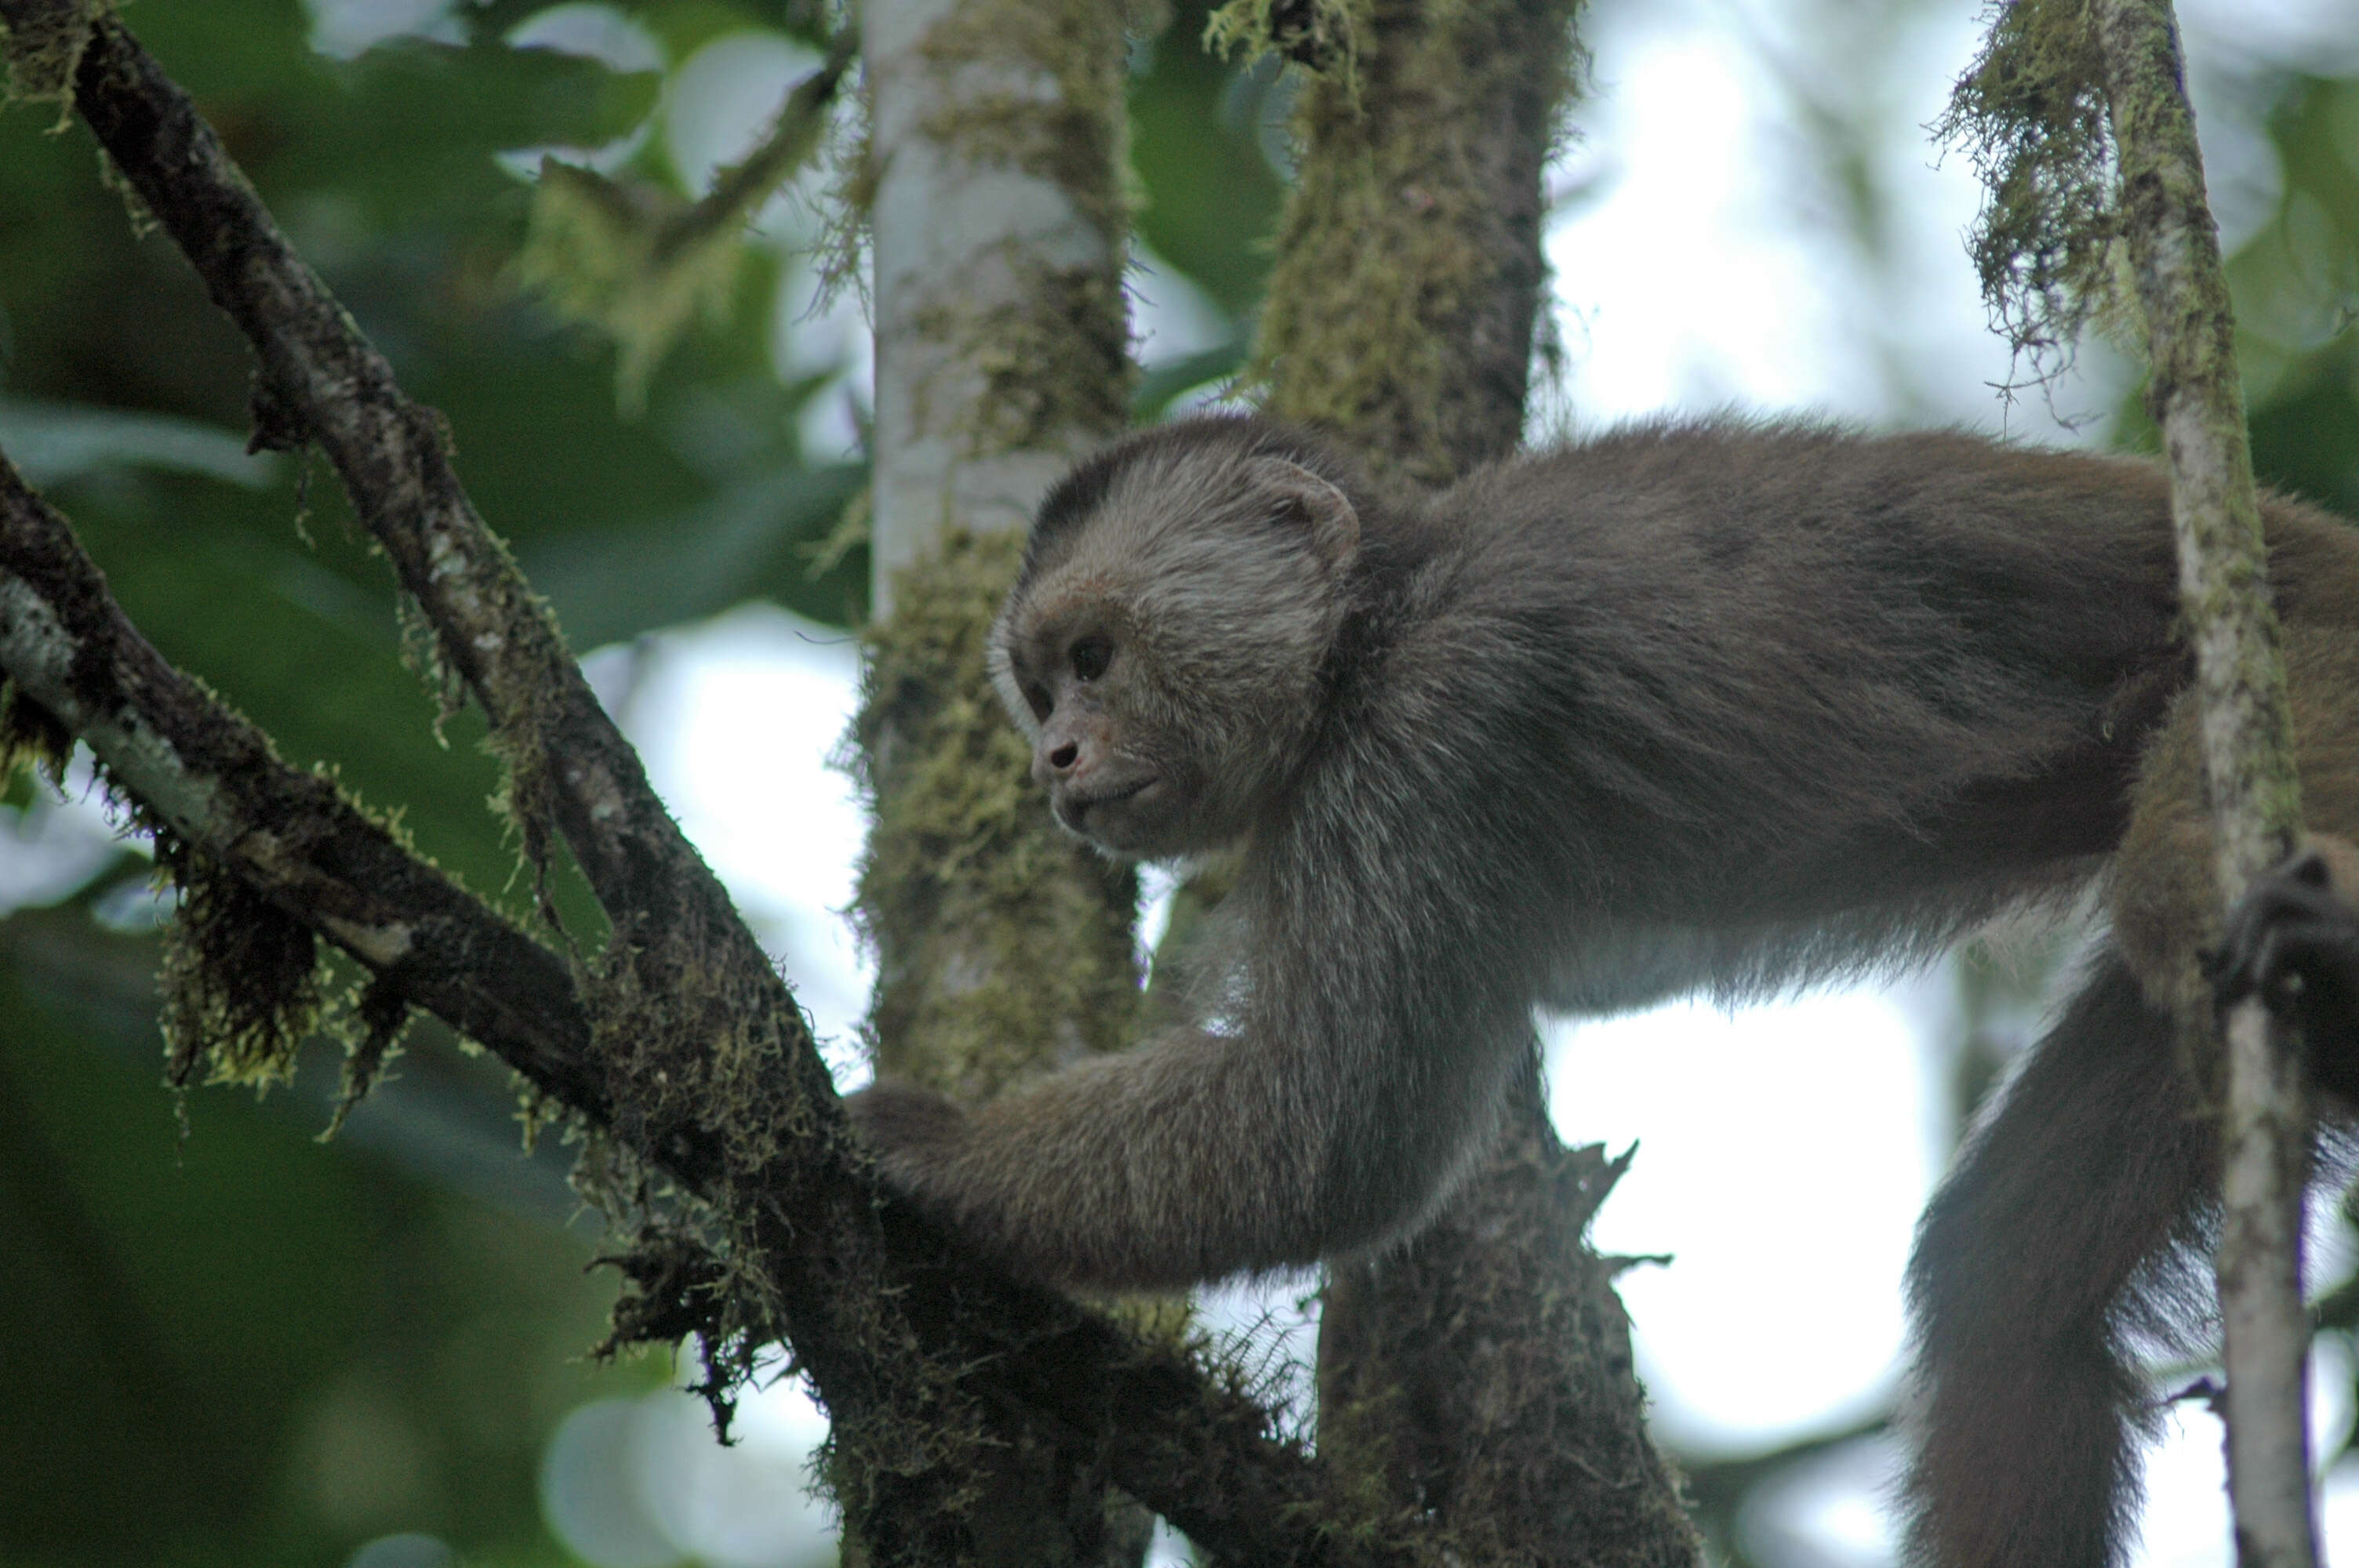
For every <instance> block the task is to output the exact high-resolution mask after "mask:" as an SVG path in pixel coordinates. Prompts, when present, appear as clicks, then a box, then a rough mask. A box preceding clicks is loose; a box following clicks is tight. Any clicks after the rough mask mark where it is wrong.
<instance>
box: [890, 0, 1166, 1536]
mask: <svg viewBox="0 0 2359 1568" xmlns="http://www.w3.org/2000/svg"><path fill="white" fill-rule="evenodd" d="M864 28H865V32H864V43H863V48H864V55H865V59H866V63H867V70H868V83H869V90H870V92H871V112H872V118H871V139H870V143H869V149H868V151H869V157H870V159H871V170H870V172H871V174H872V175H873V178H874V184H873V187H872V195H871V201H870V233H871V236H872V239H873V243H874V246H875V291H874V302H875V329H876V429H875V489H874V501H875V511H874V524H873V531H872V542H873V545H874V560H875V592H874V601H875V608H876V619H875V624H874V625H873V626H872V627H871V629H870V631H869V633H868V634H867V638H866V642H867V644H868V651H869V665H868V673H867V686H866V694H865V700H864V705H863V710H862V713H861V716H860V719H859V720H858V723H857V727H856V736H857V740H858V742H859V746H860V767H861V773H862V776H863V778H864V782H865V783H866V784H867V785H868V787H869V791H870V795H871V798H872V802H873V805H874V807H875V816H874V826H873V828H872V831H871V834H870V838H869V842H868V847H867V852H866V855H865V857H864V860H863V863H862V868H861V883H860V894H859V900H858V904H857V914H858V917H859V920H860V923H861V926H862V929H863V930H864V933H865V934H866V935H867V937H868V938H869V940H870V942H871V943H872V944H873V946H874V947H875V954H876V958H877V968H878V979H877V988H876V995H875V1002H874V1006H873V1008H872V1011H871V1012H870V1015H869V1022H870V1027H871V1029H872V1031H873V1034H874V1038H875V1046H876V1054H877V1063H878V1065H879V1067H880V1068H881V1069H883V1070H885V1071H886V1072H889V1073H891V1074H892V1075H894V1076H897V1077H902V1078H907V1079H911V1080H914V1081H916V1082H919V1083H925V1084H929V1085H932V1086H934V1087H940V1088H942V1089H944V1090H947V1091H948V1092H951V1093H952V1094H954V1095H958V1096H960V1097H962V1098H970V1099H972V1098H984V1097H987V1096H989V1095H991V1094H994V1093H995V1092H997V1091H998V1090H999V1089H1000V1088H1001V1087H1005V1086H1006V1084H1007V1083H1008V1082H1010V1081H1011V1080H1013V1079H1015V1078H1017V1077H1019V1076H1023V1075H1025V1074H1027V1073H1031V1072H1038V1071H1041V1070H1044V1069H1048V1068H1052V1067H1055V1066H1057V1065H1061V1064H1063V1063H1065V1062H1068V1061H1071V1059H1072V1058H1073V1057H1075V1056H1076V1055H1080V1054H1087V1053H1090V1052H1095V1051H1105V1050H1112V1049H1115V1048H1118V1047H1119V1046H1121V1045H1122V1044H1125V1043H1126V1041H1127V1039H1128V1037H1129V1034H1130V1032H1131V1027H1132V1024H1133V1021H1134V1019H1135V1016H1136V1011H1137V994H1138V976H1137V972H1136V962H1135V959H1134V956H1133V946H1132V941H1133V939H1132V925H1133V917H1134V914H1135V912H1136V904H1137V888H1136V881H1134V879H1133V878H1132V877H1131V875H1130V874H1129V873H1128V872H1127V871H1118V870H1116V869H1114V868H1113V867H1110V866H1108V865H1107V864H1106V863H1105V862H1104V861H1103V860H1101V859H1100V858H1099V857H1097V856H1094V855H1092V854H1090V853H1088V852H1087V851H1086V850H1085V849H1082V848H1081V847H1080V846H1078V845H1076V844H1074V843H1073V842H1072V841H1071V839H1070V838H1066V837H1065V836H1063V835H1061V834H1060V833H1058V832H1057V831H1056V829H1055V828H1054V827H1053V825H1052V824H1051V822H1050V820H1049V813H1048V811H1047V810H1046V809H1045V807H1044V806H1042V805H1041V803H1040V801H1039V799H1038V792H1037V791H1035V790H1034V789H1032V788H1031V786H1030V781H1029V779H1028V776H1027V762H1028V758H1027V754H1026V751H1025V747H1024V744H1023V741H1022V740H1021V739H1020V737H1018V735H1017V734H1016V731H1015V730H1014V729H1013V728H1012V727H1011V726H1010V725H1009V724H1008V722H1007V719H1006V716H1005V715H1004V714H1002V713H1000V712H999V710H998V704H997V702H996V701H995V699H994V697H992V695H991V688H990V682H989V679H988V677H987V675H986V672H985V668H984V634H985V633H986V632H987V631H988V629H989V627H990V624H991V621H992V618H993V616H994V615H995V613H996V611H997V610H998V606H999V599H1000V596H1001V594H1002V593H1003V592H1004V591H1005V589H1006V584H1007V583H1008V582H1009V581H1010V580H1012V579H1013V576H1014V571H1015V564H1016V556H1017V552H1018V550H1019V549H1020V547H1021V544H1022V530H1023V527H1024V524H1026V522H1027V520H1028V518H1029V516H1030V514H1031V510H1032V507H1033V505H1034V504H1035V503H1037V502H1038V500H1039V497H1040V495H1041V493H1042V492H1044V491H1045V490H1046V489H1047V488H1048V486H1049V482H1050V481H1052V480H1053V479H1054V478H1055V477H1056V476H1057V475H1058V474H1059V473H1060V472H1061V471H1062V470H1064V469H1065V468H1066V467H1067V466H1068V465H1070V464H1071V462H1072V460H1074V459H1075V458H1077V457H1079V456H1080V455H1082V453H1083V452H1085V451H1087V450H1089V449H1091V448H1092V447H1094V446H1096V445H1097V444H1099V443H1100V442H1103V441H1104V440H1105V439H1107V438H1110V437H1112V436H1114V435H1116V434H1118V433H1119V432H1120V430H1121V429H1122V427H1123V424H1124V420H1125V415H1126V413H1127V406H1128V391H1129V384H1130V369H1129V362H1128V357H1127V354H1126V347H1127V340H1128V324H1127V319H1126V315H1125V306H1124V299H1123V293H1122V265H1123V258H1124V254H1125V251H1124V234H1125V213H1124V208H1123V202H1122V197H1121V174H1120V157H1121V152H1122V146H1123V130H1124V125H1125V120H1124V109H1123V81H1124V75H1123V59H1124V42H1125V40H1124V38H1123V33H1122V26H1121V18H1120V16H1119V13H1118V12H1117V11H1116V10H1115V8H1114V7H1111V6H1107V5H1099V4H1095V3H1093V0H873V3H872V4H870V5H868V6H866V7H865V8H864ZM1104 1485H1105V1482H1104V1476H1103V1467H1102V1466H1101V1465H1097V1464H1096V1463H1095V1461H1094V1458H1093V1455H1092V1454H1089V1453H1088V1452H1087V1450H1086V1448H1085V1447H1083V1448H1077V1449H1070V1450H1069V1449H1068V1448H1067V1447H1065V1446H1063V1445H1061V1444H1058V1443H1056V1442H1053V1441H1050V1440H1049V1439H1047V1438H1045V1437H1041V1436H1039V1435H1038V1429H1036V1428H1031V1427H1026V1428H1024V1429H1022V1430H1021V1431H1020V1432H1019V1433H1017V1435H1016V1437H1015V1438H1014V1439H1012V1440H1011V1441H1010V1442H1009V1443H1008V1444H1007V1445H1006V1446H1005V1447H1004V1448H1002V1449H1000V1450H999V1451H998V1453H997V1454H996V1455H995V1460H994V1462H993V1463H992V1464H991V1465H990V1466H989V1474H988V1476H987V1477H986V1478H985V1480H984V1489H983V1495H982V1496H981V1497H980V1498H979V1499H978V1500H977V1502H976V1504H975V1506H974V1508H973V1509H972V1510H971V1514H970V1519H969V1523H970V1528H971V1530H972V1534H973V1558H972V1561H974V1562H977V1563H1004V1564H1015V1563H1026V1564H1064V1563H1099V1562H1104V1563H1136V1562H1137V1561H1138V1560H1139V1558H1140V1557H1141V1556H1142V1555H1143V1553H1144V1552H1145V1550H1146V1546H1147V1532H1148V1530H1149V1529H1150V1528H1151V1525H1152V1519H1151V1517H1150V1516H1148V1515H1147V1513H1146V1512H1145V1510H1143V1509H1139V1508H1138V1507H1137V1506H1136V1504H1129V1503H1125V1502H1122V1501H1119V1500H1116V1501H1114V1503H1112V1504H1111V1505H1109V1503H1108V1501H1107V1500H1106V1498H1105V1497H1104Z"/></svg>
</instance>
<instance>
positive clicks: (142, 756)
mask: <svg viewBox="0 0 2359 1568" xmlns="http://www.w3.org/2000/svg"><path fill="white" fill-rule="evenodd" d="M0 670H5V673H6V676H7V680H8V683H9V684H10V685H11V686H13V687H15V688H16V690H17V691H19V692H21V693H23V694H24V695H25V696H26V697H30V698H32V699H33V700H34V701H35V702H37V703H38V704H39V705H40V706H41V707H42V708H45V709H47V710H48V711H49V713H50V714H52V715H54V716H55V717H56V718H57V719H59V720H60V721H61V722H62V723H64V724H65V725H66V727H67V728H68V729H70V730H73V731H74V733H76V734H78V735H80V736H81V737H82V739H83V740H85V741H89V742H90V747H91V750H92V752H95V753H96V754H97V757H98V760H99V761H100V762H103V763H104V764H105V765H106V768H107V771H108V772H109V773H112V774H113V775H114V778H115V779H116V780H117V781H118V782H119V783H120V784H123V785H124V786H125V788H127V789H129V790H130V791H131V792H132V793H133V794H134V795H136V796H137V797H138V799H139V800H140V801H141V802H142V803H143V804H145V805H146V806H147V807H148V808H149V809H150V810H152V811H153V812H155V813H156V815H157V816H159V817H161V818H162V819H163V820H164V821H165V823H166V824H167V825H168V826H169V827H170V828H171V829H172V831H173V832H175V833H177V834H179V835H180V836H181V838H184V839H186V840H187V841H188V842H190V843H192V844H195V845H197V846H199V847H200V848H201V849H205V850H206V851H207V852H208V853H210V854H211V855H212V856H213V857H214V858H215V859H217V860H220V861H221V862H222V863H223V864H224V865H226V866H227V867H229V868H230V870H231V871H233V872H234V874H235V875H236V876H237V877H238V878H239V879H240V880H241V881H244V882H245V883H246V885H247V886H249V887H251V888H253V889H254V890H255V892H260V893H261V894H262V895H263V896H264V897H265V898H266V899H268V900H269V901H270V902H271V903H273V904H276V905H277V906H278V907H279V908H281V909H283V910H284V911H286V912H287V913H288V914H292V915H294V916H295V917H296V918H298V919H299V920H301V921H302V922H304V923H305V924H306V925H310V926H311V927H312V928H313V929H315V930H316V931H318V932H319V933H320V934H321V935H324V936H326V937H327V938H328V939H329V940H331V941H332V942H334V943H335V944H336V945H337V946H340V947H342V949H343V950H344V951H346V952H347V953H350V954H351V955H352V956H353V957H355V958H357V959H359V960H360V962H361V963H362V964H364V965H365V966H366V967H367V968H368V969H369V971H370V972H371V973H372V974H375V975H378V976H382V977H384V978H386V979H388V980H390V981H392V982H393V983H394V984H395V986H396V987H397V989H398V991H399V992H400V994H402V995H403V996H405V997H407V998H408V999H409V1000H412V1001H414V1002H416V1003H417V1004H418V1005H419V1006H421V1007H424V1008H426V1009H428V1010H429V1011H432V1012H434V1013H436V1014H437V1015H439V1016H440V1017H441V1018H442V1019H444V1020H445V1021H447V1022H449V1023H450V1024H451V1027H453V1028H455V1029H457V1030H459V1031H460V1032H461V1033H464V1034H466V1035H468V1036H469V1037H471V1038H473V1039H475V1040H479V1041H481V1042H483V1044H485V1045H487V1046H489V1047H490V1048H491V1049H492V1050H493V1051H494V1052H495V1053H496V1054H498V1055H499V1057H500V1059H501V1060H502V1061H504V1062H506V1063H507V1065H509V1066H511V1067H513V1068H514V1069H515V1070H516V1072H518V1073H520V1074H522V1075H523V1076H525V1077H526V1078H527V1079H529V1080H530V1081H531V1082H532V1083H533V1084H534V1085H535V1086H537V1087H539V1088H540V1089H542V1090H544V1091H545V1092H547V1093H549V1094H550V1095H552V1096H554V1097H556V1098H559V1099H560V1100H562V1101H563V1102H565V1103H566V1104H567V1105H569V1106H571V1107H574V1108H577V1109H579V1110H581V1111H582V1113H583V1114H584V1115H587V1116H590V1117H592V1118H593V1119H603V1118H604V1117H605V1116H606V1115H607V1114H608V1112H609V1109H610V1108H609V1106H608V1104H607V1097H606V1090H605V1086H604V1084H603V1082H602V1081H601V1080H600V1078H599V1076H598V1075H597V1073H596V1072H595V1071H594V1069H593V1067H592V1063H591V1060H590V1056H589V1044H590V1024H589V1020H588V1018H587V1017H586V1016H585V1015H584V1014H583V1012H582V1005H581V1002H580V1001H579V1000H577V999H576V998H575V996H574V992H573V980H572V977H571V975H570V974H568V973H567V971H566V967H565V964H564V961H563V960H561V959H560V958H559V957H558V956H557V955H556V954H554V953H552V952H550V951H549V949H548V948H547V947H544V946H541V945H540V944H539V943H538V942H536V941H534V940H533V939H532V938H531V937H530V936H527V935H525V934H524V933H523V932H521V931H518V930H517V929H516V927H515V926H513V925H509V924H508V923H507V922H506V920H503V919H502V918H501V917H500V916H499V915H498V914H495V912H494V911H493V910H492V909H491V908H489V907H488V906H487V905H485V904H484V903H481V902H480V901H478V900H477V899H475V898H474V897H473V895H472V894H470V893H468V892H466V891H465V890H464V889H462V888H461V887H460V886H459V885H458V884H457V883H455V882H453V881H451V880H450V878H448V877H446V876H444V875H443V874H442V873H441V872H440V871H436V870H435V869H434V868H433V867H431V866H429V865H427V864H426V863H425V862H423V861H422V860H419V859H418V858H417V857H415V856H414V855H412V854H410V853H409V851H408V850H407V849H404V848H402V846H401V845H400V844H399V843H398V842H397V841H396V839H395V838H393V836H392V835H391V834H390V833H388V832H386V829H385V828H383V827H380V826H378V825H377V823H375V821H374V820H372V819H371V818H370V817H369V816H367V815H366V814H364V812H362V811H361V809H360V808H359V807H358V806H354V805H353V802H352V801H351V800H350V799H348V798H347V797H346V796H345V795H343V793H342V791H341V790H339V789H338V788H337V787H336V786H335V784H333V782H332V781H331V780H329V779H327V778H325V777H323V776H321V775H320V774H318V773H305V772H302V771H301V770H299V769H297V768H292V767H289V766H288V765H287V764H286V763H285V762H281V761H279V760H278V757H277V753H276V752H273V751H272V750H271V748H270V742H269V741H268V739H267V738H266V737H265V736H264V735H263V733H262V731H260V730H256V729H255V727H254V726H253V725H251V724H249V723H247V722H246V721H245V719H241V718H239V717H238V716H237V715H236V714H234V713H232V712H230V711H229V710H228V709H227V708H224V707H223V706H222V704H221V702H220V701H219V700H218V699H217V698H215V697H212V695H211V694H210V693H208V692H206V691H205V690H204V689H203V688H202V687H200V686H198V685H197V683H196V682H194V681H192V680H190V678H189V677H188V676H184V675H182V674H181V673H180V672H179V670H176V669H174V668H173V667H172V666H171V665H170V664H168V663H167V662H166V660H165V658H164V656H163V655H162V654H159V653H158V652H157V651H156V649H155V647H154V646H153V645H152V644H150V643H148V642H147V639H146V638H144V637H142V636H141V635H140V634H139V631H138V629H137V628H136V627H135V626H133V625H132V624H131V622H130V621H129V620H128V619H127V618H125V615H124V613H123V611H122V609H121V607H120V606H118V605H117V604H116V603H115V602H114V599H113V598H112V597H111V596H110V595H109V594H108V592H107V588H106V579H104V578H103V577H102V576H100V575H99V570H98V568H97V567H96V566H95V565H93V564H92V561H91V558H90V557H88V556H86V555H84V554H83V553H82V546H80V545H79V544H78V543H76V542H75V540H74V537H73V535H72V533H71V530H70V529H69V528H68V526H67V524H66V520H65V519H64V518H63V517H60V516H59V515H58V514H57V513H56V512H55V511H53V510H51V509H50V507H49V504H48V503H46V502H44V501H42V500H41V498H40V497H39V496H38V495H36V494H34V493H33V492H32V491H31V490H29V489H27V487H26V484H25V481H24V480H23V479H22V478H21V477H20V476H19V475H18V474H17V472H16V468H15V467H14V466H13V465H12V464H10V463H9V462H8V460H6V459H5V457H0Z"/></svg>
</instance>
